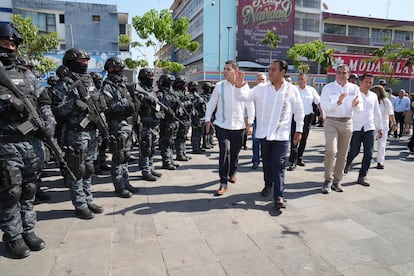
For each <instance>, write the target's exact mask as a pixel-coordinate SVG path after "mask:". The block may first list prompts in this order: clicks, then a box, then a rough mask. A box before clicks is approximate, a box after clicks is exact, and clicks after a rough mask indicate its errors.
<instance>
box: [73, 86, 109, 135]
mask: <svg viewBox="0 0 414 276" xmlns="http://www.w3.org/2000/svg"><path fill="white" fill-rule="evenodd" d="M73 88H76V89H77V90H78V92H79V96H80V98H81V100H82V101H84V102H85V103H86V104H87V105H88V108H89V113H88V115H86V117H85V118H84V119H83V120H82V121H81V122H80V126H81V127H82V128H85V127H86V126H87V125H88V124H89V123H90V122H93V123H95V125H96V127H97V128H98V129H99V132H100V133H101V134H102V137H103V138H104V139H105V140H106V141H108V142H111V141H112V140H113V137H111V134H110V133H109V127H108V124H107V123H106V118H105V115H104V113H103V112H102V111H101V110H100V107H98V104H97V102H96V100H95V99H94V98H93V97H92V96H91V95H89V94H88V92H87V91H86V88H85V86H84V85H83V84H82V81H81V80H76V81H75V82H74V83H73V84H72V85H71V87H70V88H69V89H73Z"/></svg>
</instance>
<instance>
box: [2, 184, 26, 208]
mask: <svg viewBox="0 0 414 276" xmlns="http://www.w3.org/2000/svg"><path fill="white" fill-rule="evenodd" d="M21 196H22V186H21V185H12V186H11V187H9V188H8V189H6V190H3V191H1V192H0V206H2V207H3V208H10V207H13V206H14V205H16V204H17V202H19V200H20V197H21Z"/></svg>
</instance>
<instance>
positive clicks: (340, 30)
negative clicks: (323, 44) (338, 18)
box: [324, 23, 346, 35]
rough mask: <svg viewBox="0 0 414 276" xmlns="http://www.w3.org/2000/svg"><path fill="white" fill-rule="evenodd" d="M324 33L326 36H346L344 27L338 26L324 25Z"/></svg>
mask: <svg viewBox="0 0 414 276" xmlns="http://www.w3.org/2000/svg"><path fill="white" fill-rule="evenodd" d="M324 32H325V33H327V34H337V35H346V26H345V25H339V24H329V23H327V24H325V26H324Z"/></svg>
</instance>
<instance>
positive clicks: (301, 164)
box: [296, 161, 306, 167]
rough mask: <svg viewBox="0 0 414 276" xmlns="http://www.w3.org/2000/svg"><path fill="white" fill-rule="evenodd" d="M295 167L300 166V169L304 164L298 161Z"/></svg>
mask: <svg viewBox="0 0 414 276" xmlns="http://www.w3.org/2000/svg"><path fill="white" fill-rule="evenodd" d="M296 165H298V166H301V167H305V166H306V165H305V163H303V161H299V162H298V163H297V164H296Z"/></svg>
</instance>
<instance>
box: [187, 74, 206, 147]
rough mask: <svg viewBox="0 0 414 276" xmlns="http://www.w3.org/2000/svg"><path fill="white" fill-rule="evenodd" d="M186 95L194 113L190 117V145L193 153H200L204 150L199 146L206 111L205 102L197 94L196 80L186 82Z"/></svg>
mask: <svg viewBox="0 0 414 276" xmlns="http://www.w3.org/2000/svg"><path fill="white" fill-rule="evenodd" d="M187 89H188V95H189V97H190V99H191V101H192V103H193V106H194V115H193V116H192V117H191V147H192V148H193V151H192V152H191V153H193V154H201V153H203V152H205V150H204V149H203V148H202V147H201V138H202V136H203V126H204V116H205V113H206V102H205V101H204V99H203V98H202V97H201V96H200V95H199V94H198V82H196V81H190V82H189V83H188V84H187Z"/></svg>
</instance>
